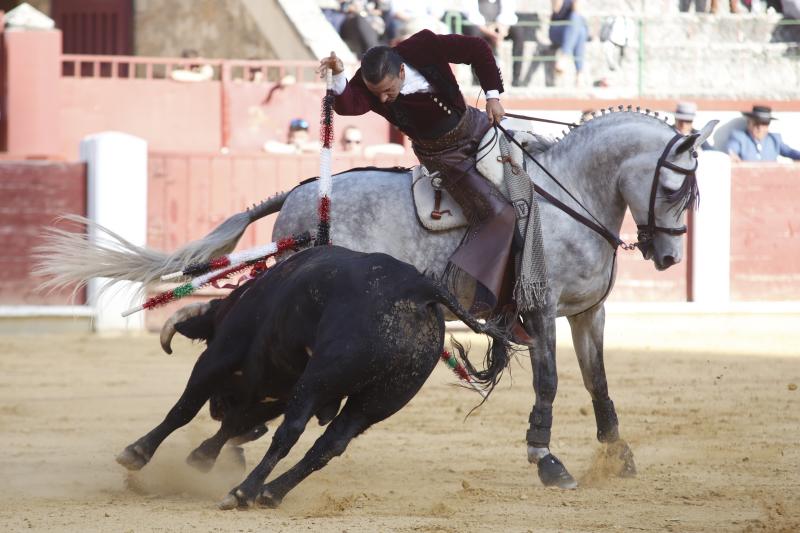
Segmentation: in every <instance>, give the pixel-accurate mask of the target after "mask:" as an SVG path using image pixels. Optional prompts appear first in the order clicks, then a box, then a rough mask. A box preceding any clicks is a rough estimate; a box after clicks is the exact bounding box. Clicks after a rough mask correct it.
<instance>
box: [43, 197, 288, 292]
mask: <svg viewBox="0 0 800 533" xmlns="http://www.w3.org/2000/svg"><path fill="white" fill-rule="evenodd" d="M288 194H289V193H279V194H277V195H275V196H273V197H271V198H268V199H266V200H264V201H263V202H261V203H260V204H258V205H255V206H253V207H251V208H250V209H247V210H246V211H242V212H241V213H237V214H235V215H233V216H231V217H229V218H228V219H227V220H225V221H224V222H223V223H222V224H220V225H219V226H217V227H216V228H215V229H214V230H213V231H212V232H211V233H209V234H208V235H206V236H205V237H203V238H202V239H198V240H196V241H192V242H190V243H188V244H186V245H184V246H183V247H181V248H179V249H178V250H177V251H175V252H173V253H172V254H166V253H164V252H159V251H156V250H152V249H150V248H147V247H144V246H137V245H135V244H133V243H131V242H129V241H127V240H126V239H124V238H123V237H121V236H120V235H118V234H116V233H114V232H113V231H111V230H110V229H108V228H105V227H103V226H101V225H100V224H97V223H96V222H93V221H91V220H89V219H87V218H84V217H82V216H78V215H66V216H64V217H63V219H65V220H68V221H71V222H75V223H77V224H81V225H83V226H85V227H86V230H87V231H86V232H85V233H74V232H70V231H65V230H62V229H58V228H54V227H48V228H45V235H44V242H43V243H42V244H41V245H39V246H37V247H36V248H35V249H34V260H35V266H34V269H33V273H34V274H35V275H38V276H42V277H45V278H47V279H46V280H45V281H44V282H43V283H42V284H41V286H40V288H42V289H58V288H63V287H65V286H68V285H72V284H77V285H78V287H80V286H82V285H85V284H86V283H87V282H88V281H89V280H90V279H92V278H108V279H109V283H107V284H106V285H105V287H103V289H105V288H107V287H109V286H111V285H113V284H114V283H115V282H117V281H123V280H129V281H139V282H142V283H143V284H144V285H145V286H147V285H149V284H152V283H154V282H157V281H159V280H160V279H161V276H163V275H165V274H169V273H171V272H176V271H178V270H182V269H183V268H185V267H186V266H187V265H190V264H192V263H200V262H204V261H208V260H209V259H212V258H214V257H217V256H220V255H224V254H226V253H229V252H231V251H232V250H233V249H234V248H235V247H236V243H237V242H238V241H239V238H240V237H241V236H242V233H244V230H245V229H247V226H249V225H250V223H252V222H255V221H256V220H258V219H260V218H263V217H265V216H267V215H269V214H272V213H277V212H278V211H280V209H281V207H282V206H283V203H284V201H285V200H286V197H287V196H288Z"/></svg>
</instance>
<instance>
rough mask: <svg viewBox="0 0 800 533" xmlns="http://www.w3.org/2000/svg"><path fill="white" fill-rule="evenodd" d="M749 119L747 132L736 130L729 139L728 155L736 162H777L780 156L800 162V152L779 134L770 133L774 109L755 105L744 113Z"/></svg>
mask: <svg viewBox="0 0 800 533" xmlns="http://www.w3.org/2000/svg"><path fill="white" fill-rule="evenodd" d="M742 114H743V115H744V116H745V117H747V128H746V130H745V131H740V130H735V131H733V132H731V137H730V139H728V146H727V149H728V154H729V155H730V156H731V159H732V160H734V161H777V159H778V156H779V155H782V156H783V157H788V158H790V159H794V160H795V161H799V160H800V150H795V149H794V148H790V147H789V146H787V145H786V144H784V142H783V139H781V136H780V135H779V134H777V133H770V132H769V124H770V122H771V121H773V120H775V117H773V116H772V109H771V108H769V107H767V106H763V105H754V106H753V110H752V111H749V112H747V111H745V112H744V113H742Z"/></svg>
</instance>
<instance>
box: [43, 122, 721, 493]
mask: <svg viewBox="0 0 800 533" xmlns="http://www.w3.org/2000/svg"><path fill="white" fill-rule="evenodd" d="M629 109H630V108H629ZM715 124H716V121H714V122H712V123H709V124H708V125H707V126H706V127H705V128H704V129H703V130H702V131H701V132H700V133H699V134H694V135H691V136H686V137H681V136H678V135H676V133H675V130H674V129H673V128H672V127H670V126H669V125H668V124H666V123H665V122H664V121H662V120H660V119H658V118H656V117H654V116H651V115H650V114H646V113H639V112H635V111H630V110H629V111H619V112H613V113H606V114H604V115H603V116H599V117H598V118H595V119H592V120H590V121H588V122H586V123H585V124H582V125H581V126H579V127H577V128H575V129H573V130H572V131H570V133H569V134H567V135H566V136H565V137H564V138H563V139H561V140H560V141H559V142H557V143H555V144H553V145H552V146H550V147H548V149H546V150H545V151H543V152H542V153H541V154H539V155H538V156H537V160H538V161H539V162H540V163H541V164H542V166H543V167H544V168H546V169H548V170H549V171H550V173H551V174H552V175H553V176H556V177H557V178H558V180H559V181H560V183H561V184H562V185H563V187H564V189H566V190H568V191H569V192H570V193H571V194H567V193H565V192H564V190H563V189H561V188H559V187H558V186H557V185H555V184H554V183H553V182H552V181H551V180H550V179H549V178H548V177H547V176H545V174H544V173H543V172H542V171H541V170H539V169H538V167H535V166H534V164H533V162H532V161H527V163H528V164H527V168H528V171H529V174H530V175H531V178H532V179H533V181H534V183H535V184H536V185H537V186H539V187H541V188H543V189H545V190H547V191H548V192H549V193H550V195H552V197H554V198H555V200H549V201H548V200H545V199H543V198H540V200H539V207H540V212H541V224H542V234H543V241H544V242H543V244H544V249H545V257H546V263H547V273H548V291H549V294H548V297H547V302H546V305H545V309H543V310H539V311H537V312H529V313H525V314H523V317H522V318H523V323H524V325H525V328H526V329H527V331H528V333H529V334H530V335H531V336H532V337H533V338H534V339H535V344H534V345H533V346H532V347H531V349H530V353H531V358H532V366H533V388H534V391H535V394H536V400H535V404H534V406H533V409H532V412H531V415H530V418H529V422H530V427H529V430H528V432H527V442H528V460H529V462H531V463H536V464H537V468H538V474H539V478H540V480H541V481H542V482H543V483H544V484H545V485H554V486H559V487H562V488H573V487H575V486H577V483H576V481H575V479H574V478H573V477H572V476H571V475H570V474H569V472H568V471H567V469H566V468H565V467H564V465H563V464H562V463H561V462H560V461H559V460H558V459H557V458H556V457H555V456H554V455H553V454H552V453H551V452H550V449H549V445H550V433H551V427H552V405H553V401H554V400H555V396H556V390H557V384H558V378H557V374H556V357H555V355H556V354H555V347H556V331H555V319H556V317H558V316H566V317H567V318H568V321H569V324H570V328H571V330H572V339H573V345H574V347H575V351H576V353H577V356H578V361H579V364H580V368H581V373H582V375H583V381H584V385H585V387H586V389H587V390H588V391H589V394H590V395H591V398H592V403H593V406H594V412H595V419H596V422H597V438H598V440H599V441H600V442H602V443H607V444H608V445H609V447H608V450H609V453H613V454H614V455H615V456H616V457H617V458H618V459H619V460H620V461H619V462H618V465H619V472H618V473H619V475H633V474H634V473H635V466H634V462H633V455H632V452H631V450H630V448H629V446H628V445H627V443H625V441H624V440H622V439H621V438H620V436H619V430H618V421H617V415H616V411H615V409H614V404H613V402H612V401H611V398H610V397H609V394H608V385H607V382H606V374H605V368H604V364H603V329H604V323H605V310H604V305H603V302H604V300H605V298H606V297H607V296H608V293H609V291H610V289H611V286H612V284H613V280H614V276H615V270H616V262H615V257H616V247H615V246H614V245H612V244H610V242H613V240H614V239H613V238H609V236H608V235H611V234H613V235H617V234H618V233H619V230H620V227H621V225H622V221H623V217H624V215H625V211H626V208H629V209H630V210H631V213H632V215H633V217H634V219H635V220H636V223H637V225H639V227H640V242H639V247H640V249H641V251H642V253H643V254H644V256H645V258H646V259H652V260H653V262H654V263H655V266H656V268H657V269H658V270H664V269H666V268H668V267H670V266H671V265H674V264H676V263H678V262H679V261H681V258H682V253H683V251H682V250H683V238H682V233H683V232H685V227H682V225H683V218H684V216H685V215H684V211H685V208H686V207H687V206H691V205H692V204H693V203H694V201H695V199H696V198H695V195H696V182H695V181H694V174H693V170H694V169H695V168H696V165H697V154H696V151H695V150H696V149H697V147H699V146H700V145H701V144H702V143H703V141H705V139H707V138H708V136H709V135H710V134H711V132H712V130H713V128H714V126H715ZM410 179H411V176H410V173H406V174H398V173H393V172H384V171H374V170H369V171H366V170H365V171H351V172H347V173H344V174H340V175H337V176H335V177H334V180H333V192H332V195H331V209H332V210H331V228H332V231H331V235H332V240H333V243H334V244H337V245H340V246H344V247H347V248H352V249H354V250H358V251H365V252H383V253H387V254H389V255H392V256H394V257H396V258H398V259H400V260H402V261H406V262H408V263H411V264H413V265H414V266H416V267H417V268H418V269H419V270H420V271H427V272H430V273H434V274H436V275H441V274H442V273H443V272H444V269H445V266H446V264H447V259H448V257H449V256H450V254H451V253H452V252H453V251H454V250H455V248H456V247H457V246H458V244H459V242H460V240H461V238H462V237H463V235H464V230H463V229H458V230H452V231H446V232H437V233H432V232H429V231H427V230H426V229H424V228H423V227H422V226H421V225H420V223H419V221H418V220H417V219H416V215H415V213H414V208H413V204H412V197H411V187H410ZM558 202H563V204H566V205H567V206H568V207H569V208H572V209H574V210H575V211H577V212H578V213H581V214H583V215H584V216H587V215H586V213H587V211H588V213H591V217H590V218H594V220H596V221H597V222H599V225H600V226H602V227H605V228H607V230H608V234H607V235H606V236H603V235H601V232H598V231H597V230H596V229H591V228H590V227H588V226H587V225H586V224H582V223H581V222H579V221H577V220H576V218H575V217H574V216H571V215H570V214H568V213H566V212H565V211H564V210H563V208H561V207H558V206H556V205H555V204H556V203H558ZM578 202H580V204H582V205H583V206H584V207H585V211H584V210H583V209H582V208H581V207H580V204H579V203H578ZM316 205H317V184H316V183H313V182H311V183H307V184H304V185H301V186H298V187H297V188H295V189H294V190H292V191H291V192H290V193H285V194H281V195H278V196H276V197H274V198H272V199H269V200H267V201H265V202H263V203H262V204H260V205H259V206H257V207H256V208H255V209H253V210H251V211H248V212H247V213H246V214H245V213H242V214H240V215H239V219H236V220H234V218H232V219H229V220H228V221H226V223H225V224H224V225H223V226H221V227H220V228H217V230H215V232H213V233H212V234H210V235H209V236H207V237H206V238H204V239H203V240H200V241H197V242H195V243H191V244H189V245H187V246H185V247H184V248H183V249H181V250H179V251H178V252H175V253H174V254H172V255H169V256H168V255H166V254H160V253H158V252H154V251H152V250H145V249H141V248H137V247H133V246H127V245H123V248H127V250H125V251H123V252H119V251H116V252H113V254H112V252H110V251H109V250H107V249H106V250H102V251H100V250H99V249H98V247H97V246H95V245H92V244H91V243H89V242H88V241H86V240H85V239H83V240H81V239H79V238H76V237H74V236H73V237H69V236H67V235H66V234H63V233H61V234H57V235H56V236H55V238H54V240H53V241H51V243H50V245H48V247H45V248H44V249H43V250H42V256H43V257H44V258H45V259H46V265H45V267H44V268H42V269H41V270H42V272H43V273H46V274H48V275H51V276H55V278H54V279H56V280H58V281H61V282H63V281H68V280H75V279H88V278H90V277H94V276H102V277H107V278H111V279H134V280H140V281H145V282H147V281H151V280H153V279H157V277H158V276H160V275H162V274H165V273H168V272H172V271H175V270H178V269H179V268H180V265H182V264H186V263H185V262H186V261H187V258H189V257H191V258H192V259H203V258H205V257H208V256H210V255H213V254H215V253H217V254H218V253H219V251H220V249H221V248H222V247H223V245H224V246H227V247H230V244H231V243H232V242H235V240H236V239H238V236H239V235H240V234H241V232H242V231H243V228H244V227H246V225H247V223H250V222H252V221H254V220H256V219H258V218H261V217H263V216H265V215H267V214H270V213H274V212H277V211H279V210H280V215H279V216H278V219H277V221H276V223H275V228H274V237H275V238H276V239H277V238H280V237H284V236H288V235H291V234H298V233H300V232H302V231H306V230H310V231H314V229H315V227H316V222H317V213H316ZM242 217H244V218H246V219H247V220H246V222H245V223H244V224H242ZM112 235H113V234H112ZM110 254H111V255H110ZM92 262H94V264H95V265H103V266H102V268H101V267H99V266H94V267H92V266H89V265H90V264H91V263H92ZM468 296H469V295H465V294H460V295H459V297H460V299H462V300H466V299H467V298H468Z"/></svg>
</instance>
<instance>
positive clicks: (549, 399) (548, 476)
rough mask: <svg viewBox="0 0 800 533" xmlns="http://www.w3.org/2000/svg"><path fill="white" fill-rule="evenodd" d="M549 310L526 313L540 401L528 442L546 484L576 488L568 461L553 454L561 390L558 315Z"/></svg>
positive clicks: (531, 456) (540, 475)
mask: <svg viewBox="0 0 800 533" xmlns="http://www.w3.org/2000/svg"><path fill="white" fill-rule="evenodd" d="M543 314H545V313H539V312H535V313H525V314H524V315H523V318H524V324H525V329H526V330H527V331H528V334H530V335H531V336H532V337H533V338H534V342H535V344H534V346H532V347H531V349H530V353H531V364H532V366H533V390H534V392H535V393H536V403H535V404H534V406H533V410H532V411H531V415H530V418H529V422H530V427H529V429H528V433H527V435H526V439H527V442H528V461H529V462H531V463H536V468H537V470H538V472H539V480H540V481H541V482H542V484H544V485H545V486H548V487H550V486H556V487H560V488H562V489H574V488H575V487H577V486H578V483H577V482H576V481H575V478H573V477H572V475H571V474H570V473H569V472H568V471H567V468H566V467H565V466H564V464H563V463H562V462H561V461H559V460H558V458H557V457H556V456H555V455H553V454H552V453H550V431H551V428H552V426H553V402H554V401H555V398H556V391H557V389H558V374H557V373H556V322H555V318H554V315H553V314H551V313H548V315H549V316H547V317H545V316H543Z"/></svg>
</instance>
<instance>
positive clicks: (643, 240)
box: [495, 113, 698, 314]
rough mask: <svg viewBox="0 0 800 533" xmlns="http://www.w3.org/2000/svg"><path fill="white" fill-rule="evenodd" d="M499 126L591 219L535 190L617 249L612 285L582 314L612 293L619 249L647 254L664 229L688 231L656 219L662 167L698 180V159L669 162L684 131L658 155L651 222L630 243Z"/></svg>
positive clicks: (640, 226) (678, 232) (672, 232)
mask: <svg viewBox="0 0 800 533" xmlns="http://www.w3.org/2000/svg"><path fill="white" fill-rule="evenodd" d="M506 115H507V116H511V117H514V118H527V117H524V116H523V115H511V114H508V113H507V114H506ZM531 120H537V119H531ZM538 120H539V121H540V122H545V119H538ZM495 125H496V127H497V128H499V129H500V130H501V131H502V132H503V133H504V134H505V136H506V138H507V139H508V140H509V141H510V142H513V143H514V144H515V145H517V146H518V147H519V148H520V149H521V150H522V152H523V153H524V154H525V155H527V156H528V157H530V158H531V160H532V161H533V162H534V163H536V165H537V166H538V167H539V168H540V169H542V171H543V172H544V173H545V174H546V175H547V176H548V177H549V178H550V179H551V180H553V181H554V182H555V183H556V184H557V185H558V186H559V187H561V189H562V190H563V191H564V192H565V193H567V195H568V196H569V197H570V198H572V199H573V200H574V201H575V202H576V203H577V204H578V205H579V206H580V207H581V208H582V209H583V210H584V211H586V213H588V214H589V217H591V219H590V218H588V217H586V216H584V215H582V214H581V213H579V212H577V211H576V210H574V209H573V208H571V207H570V206H568V205H567V204H565V203H564V202H562V201H561V200H559V199H558V198H556V197H555V196H553V195H552V194H550V193H549V192H547V191H546V190H544V189H542V188H541V187H540V186H539V185H537V184H536V183H533V190H534V191H536V192H537V193H538V194H539V195H540V196H542V197H543V198H545V199H546V200H547V201H549V202H550V203H552V204H553V205H555V206H556V207H558V208H559V209H561V210H562V211H564V212H565V213H567V214H568V215H570V216H571V217H572V218H574V219H575V220H577V221H578V222H580V223H581V224H583V225H584V226H586V227H587V228H589V229H591V230H593V231H595V232H596V233H597V234H599V235H600V236H601V237H603V238H604V239H605V240H606V241H608V243H609V244H610V245H611V247H612V248H613V249H614V254H613V256H612V259H611V272H610V274H609V278H608V285H607V286H606V290H605V292H604V293H603V295H602V296H601V297H600V299H599V300H598V301H597V303H596V304H594V305H592V306H589V307H587V308H586V309H585V310H584V311H581V313H584V312H586V311H588V310H589V309H592V308H594V307H595V306H596V305H597V304H599V303H600V302H602V301H604V300H605V299H606V297H607V296H608V294H609V293H610V292H611V287H612V286H613V284H614V269H615V267H616V264H617V249H618V248H622V249H623V250H634V249H636V248H639V250H641V251H642V254H644V251H645V249H646V248H648V247H650V246H651V245H652V242H653V239H654V238H655V235H656V233H658V232H661V233H666V234H668V235H683V234H684V233H686V231H687V228H686V225H683V226H681V227H679V228H664V227H661V226H657V225H656V221H655V218H656V215H655V205H656V192H657V190H658V183H659V179H658V178H659V175H660V173H661V168H662V167H666V168H668V169H670V170H672V171H674V172H678V173H679V174H683V175H684V176H686V177H687V179H695V172H696V171H697V165H698V161H697V160H695V163H694V167H693V168H691V169H688V168H682V167H679V166H677V165H675V164H673V163H671V162H670V161H667V156H668V155H669V153H670V150H672V147H673V146H674V145H675V143H676V142H678V140H679V139H681V138H683V135H682V134H680V133H676V134H675V136H674V137H672V139H670V141H669V142H668V143H667V146H666V148H664V151H663V152H662V153H661V157H659V158H658V163H657V164H656V169H655V172H654V173H653V184H652V185H651V187H650V204H649V206H648V213H647V224H637V225H636V228H637V229H638V232H637V236H636V242H635V243H632V244H628V243H626V242H625V241H623V240H622V239H620V238H619V236H618V235H616V234H615V233H614V232H612V231H611V230H610V229H608V228H607V227H605V226H604V225H603V224H602V223H601V222H600V221H599V220H597V218H596V217H595V216H594V215H592V213H591V212H590V211H589V210H588V209H587V208H586V206H584V205H583V204H582V203H581V202H580V201H579V200H578V199H577V198H575V196H574V195H573V194H572V193H571V192H569V191H568V190H567V188H566V187H564V185H562V184H561V182H560V181H558V179H556V177H555V176H553V174H551V173H550V171H549V170H547V169H546V168H545V167H544V166H543V165H542V164H541V163H539V161H538V160H537V159H536V158H535V157H534V156H533V155H532V154H531V153H530V152H529V151H528V150H527V149H525V147H524V146H522V144H520V142H519V141H517V140H516V139H515V138H514V136H513V135H511V134H510V133H509V132H508V130H506V129H505V128H504V127H503V126H501V125H500V124H495ZM692 153H693V154H694V156H695V157H697V156H696V153H695V152H692ZM531 181H533V180H531ZM578 314H580V313H578Z"/></svg>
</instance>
